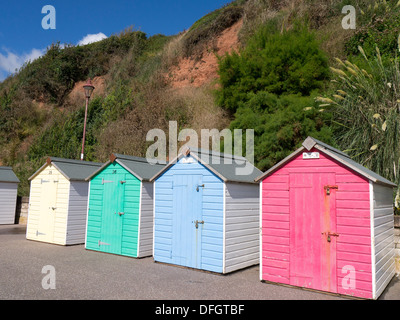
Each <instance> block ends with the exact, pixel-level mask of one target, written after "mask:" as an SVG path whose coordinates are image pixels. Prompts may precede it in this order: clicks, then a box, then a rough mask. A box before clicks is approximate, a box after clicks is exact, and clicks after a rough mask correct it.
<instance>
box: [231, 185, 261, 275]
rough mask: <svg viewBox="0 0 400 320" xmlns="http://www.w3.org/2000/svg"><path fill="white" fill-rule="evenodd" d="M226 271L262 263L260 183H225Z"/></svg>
mask: <svg viewBox="0 0 400 320" xmlns="http://www.w3.org/2000/svg"><path fill="white" fill-rule="evenodd" d="M225 186H226V187H225V272H231V271H234V270H237V269H241V268H245V267H248V266H251V265H254V264H258V263H259V255H260V253H259V249H260V244H259V238H260V229H259V208H260V200H259V199H260V192H259V185H258V184H245V183H226V184H225Z"/></svg>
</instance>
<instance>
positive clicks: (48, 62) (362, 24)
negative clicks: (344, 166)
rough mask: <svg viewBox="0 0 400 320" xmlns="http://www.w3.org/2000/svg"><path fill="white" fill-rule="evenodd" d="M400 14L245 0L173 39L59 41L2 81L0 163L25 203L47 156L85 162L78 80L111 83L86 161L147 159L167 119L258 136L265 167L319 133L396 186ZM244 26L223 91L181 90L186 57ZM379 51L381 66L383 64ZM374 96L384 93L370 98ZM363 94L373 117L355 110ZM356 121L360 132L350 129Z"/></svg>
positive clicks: (94, 117) (95, 110) (367, 5)
mask: <svg viewBox="0 0 400 320" xmlns="http://www.w3.org/2000/svg"><path fill="white" fill-rule="evenodd" d="M347 4H350V5H353V6H354V7H355V8H356V13H357V29H356V30H345V29H343V28H342V25H341V20H342V18H343V16H344V15H343V14H342V13H341V10H342V8H343V6H344V5H347ZM399 11H400V6H399V5H397V3H395V2H390V1H385V0H377V1H374V0H330V1H317V0H307V1H305V0H283V1H282V0H281V1H275V0H236V1H233V2H232V3H230V4H228V5H226V6H224V7H223V8H221V9H218V10H216V11H214V12H212V13H210V14H208V15H206V16H205V17H203V18H202V19H200V20H199V21H197V22H195V23H194V24H193V26H192V27H191V28H190V29H189V30H188V31H185V32H182V33H180V34H178V35H176V36H172V37H167V36H164V35H161V34H160V35H155V36H152V37H147V35H146V34H145V33H143V32H138V31H134V30H132V29H127V30H125V31H123V32H121V33H120V34H116V35H113V36H111V37H109V38H108V39H105V40H103V41H100V42H96V43H93V44H89V45H86V46H73V45H68V46H66V47H65V48H62V47H61V46H60V45H59V44H53V45H52V46H51V47H50V48H49V49H48V51H47V53H46V54H45V55H44V56H42V57H41V58H39V59H37V60H35V61H33V62H31V63H28V64H26V65H24V66H23V67H22V68H21V70H19V72H18V73H16V74H15V75H13V76H11V77H9V78H8V79H6V80H5V81H4V82H2V83H0V132H1V135H0V150H1V154H0V162H1V164H3V165H12V166H13V168H14V170H15V171H16V173H17V175H18V176H19V177H20V179H21V181H22V183H21V185H20V189H19V194H20V195H27V194H28V190H29V185H28V182H27V178H28V177H29V176H30V175H31V174H32V173H33V172H34V171H36V170H37V168H38V167H40V165H41V164H42V163H43V160H44V157H46V156H48V155H51V156H58V157H66V158H75V159H77V158H78V157H79V154H80V147H81V140H82V131H83V114H84V104H83V103H82V101H80V102H79V101H73V100H72V101H71V99H69V94H70V92H71V90H72V89H73V88H74V86H75V85H76V83H77V82H78V81H85V80H86V79H87V78H88V77H102V78H103V79H105V83H106V88H105V91H104V93H103V94H101V95H99V96H97V97H95V98H94V99H92V100H91V103H90V106H89V115H88V126H87V135H86V137H87V138H86V149H85V155H86V159H87V160H94V161H105V160H106V159H107V158H108V156H109V154H110V153H111V152H120V153H127V154H131V155H137V156H144V155H145V152H146V149H147V147H148V145H149V144H150V143H149V142H146V139H145V138H146V133H147V131H148V130H150V129H153V128H160V129H163V130H164V132H166V133H167V135H168V125H169V121H177V122H178V130H181V129H183V128H193V129H195V130H197V131H198V132H199V133H200V129H202V128H204V129H207V128H209V129H212V128H217V129H219V130H221V129H223V128H226V127H229V128H231V129H246V128H254V129H255V160H256V165H257V166H258V167H259V168H260V169H261V170H265V169H267V168H269V167H270V166H272V165H274V164H275V163H276V162H277V161H279V160H281V159H282V158H284V157H285V156H286V155H287V154H288V153H290V152H291V151H293V150H294V149H295V148H296V147H297V146H298V145H299V143H300V142H301V141H303V140H304V138H306V137H307V135H312V136H315V137H316V138H319V139H321V140H324V141H325V142H327V143H331V144H333V145H335V146H337V147H338V148H340V149H342V150H348V151H349V153H350V154H351V155H352V156H353V157H354V159H355V160H357V161H359V162H361V163H363V164H364V165H366V166H368V167H370V168H371V169H373V170H376V171H377V172H378V173H380V174H382V175H383V176H385V177H387V178H389V179H392V180H393V179H394V180H395V181H396V182H398V177H399V172H398V171H399V169H398V168H400V163H399V162H398V159H399V156H398V154H397V151H396V152H392V153H391V154H390V156H392V157H389V156H388V155H387V154H386V153H390V152H389V150H392V146H393V148H395V145H396V144H395V141H396V137H398V129H399V128H398V126H397V127H396V126H395V123H399V121H398V120H399V119H398V109H396V107H397V105H396V103H397V100H398V99H399V98H400V97H398V95H397V92H398V83H399V79H398V78H396V77H397V74H396V70H398V69H396V68H398V67H397V62H396V61H397V37H398V34H399V32H400V27H399V26H400V20H399V17H400V14H399V13H400V12H399ZM239 19H242V20H243V27H242V29H241V32H240V34H239V39H240V42H241V47H242V48H241V50H240V51H239V52H238V53H232V54H230V55H226V56H223V57H219V61H220V69H219V74H220V79H221V81H220V83H219V89H218V90H217V93H216V95H214V93H215V91H214V90H213V87H201V88H193V87H188V88H185V89H180V90H172V89H171V87H170V86H169V83H168V81H169V78H168V77H166V75H168V70H169V68H170V67H171V66H172V65H177V64H178V62H179V61H180V59H182V58H191V59H197V60H201V57H202V53H203V52H204V50H205V49H206V50H211V51H213V44H215V43H216V38H217V37H218V35H219V34H220V33H221V32H222V31H223V30H224V29H226V28H227V27H229V26H232V25H233V24H234V23H236V22H237V21H238V20H239ZM360 45H361V46H362V47H363V48H364V51H365V54H366V56H367V57H368V61H367V60H366V59H365V58H364V57H363V54H362V53H361V52H360V51H359V49H358V46H360ZM376 46H378V48H379V49H380V59H381V62H379V63H378V62H376V61H375V60H374V59H377V58H375V56H376V51H375V50H376V49H375V48H376ZM336 57H337V58H340V61H344V62H343V63H344V65H345V66H346V67H345V66H344V65H341V64H339V65H338V62H337V61H338V60H336V59H335V58H336ZM346 60H348V62H347V63H346V62H345V61H346ZM349 63H351V64H352V66H354V68H355V72H356V73H357V74H358V73H359V70H361V72H363V71H362V69H364V70H365V71H366V72H367V73H368V74H370V75H372V77H373V79H371V78H365V79H363V78H359V79H357V76H356V75H352V74H351V71H350V70H349V69H347V67H350V68H353V67H352V66H351V65H350V64H349ZM340 66H341V68H342V69H341V70H342V71H343V72H344V73H345V74H346V75H347V76H348V77H349V79H351V81H353V82H350V85H354V86H356V88H358V89H359V90H361V86H362V85H363V86H369V87H368V88H370V90H369V91H368V92H357V90H355V89H354V88H352V87H351V88H350V87H348V85H349V82H346V81H344V80H343V79H345V80H346V79H347V78H346V77H344V76H343V79H341V78H340V77H339V78H337V75H336V74H335V72H333V71H332V69H329V67H333V68H335V69H340ZM355 66H357V67H358V70H357V69H356V67H355ZM378 71H379V72H378ZM358 76H359V77H361V73H360V74H359V75H358ZM383 80H385V81H386V82H385V81H383ZM357 81H359V82H357ZM363 81H367V82H363ZM384 83H391V86H392V87H391V88H389V87H388V85H387V84H386V86H385V84H384ZM372 88H374V90H372ZM337 90H342V91H343V92H346V93H347V94H348V95H344V94H340V92H338V91H337ZM374 92H376V95H375V96H374V97H372V96H371V97H369V96H368V95H367V93H368V94H371V93H374ZM350 93H351V94H350ZM364 94H365V97H364ZM390 94H391V96H390ZM337 96H342V98H343V99H342V98H338V97H337ZM350 96H351V97H352V98H350ZM358 96H362V97H364V98H365V101H367V102H365V103H366V105H365V108H367V109H368V108H370V109H371V110H369V109H368V110H369V111H368V112H366V113H360V112H358V113H357V108H358V106H359V100H357V97H358ZM321 97H324V98H322V99H330V100H331V101H334V102H333V103H329V102H326V101H325V102H323V100H321ZM374 99H375V100H374ZM321 101H322V102H321ZM327 101H328V100H327ZM382 101H388V103H389V104H388V105H386V104H385V105H384V104H382ZM378 102H379V103H378ZM385 103H386V102H385ZM367 104H369V105H371V106H370V107H367ZM341 108H342V109H343V110H347V111H343V110H342V109H341ZM371 112H373V113H372V119H371ZM378 113H379V115H380V116H379V117H378V116H376V117H375V118H374V117H373V116H374V115H375V114H378ZM345 115H346V116H345ZM363 117H364V120H365V121H363ZM389 119H390V120H389ZM385 121H386V129H385V130H383V128H384V127H385V126H384V124H385ZM339 123H340V125H339ZM349 124H351V125H352V127H351V130H347V129H345V128H346V127H345V126H349ZM373 125H375V126H373ZM352 133H354V134H356V133H357V134H358V136H357V137H353V136H352ZM365 136H367V138H366V139H364V138H363V137H365ZM167 138H168V136H167ZM355 141H356V142H355ZM375 145H377V147H376V148H375V149H374V148H373V150H371V148H372V147H373V146H375ZM356 149H357V150H356ZM396 150H397V149H396ZM385 152H386V153H385ZM384 159H385V160H384ZM388 161H389V162H390V163H389V162H388ZM374 163H375V164H374ZM392 167H393V170H392Z"/></svg>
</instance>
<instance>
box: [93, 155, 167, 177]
mask: <svg viewBox="0 0 400 320" xmlns="http://www.w3.org/2000/svg"><path fill="white" fill-rule="evenodd" d="M114 161H115V162H117V163H119V164H120V165H121V166H122V167H124V168H125V169H126V170H128V171H129V172H130V173H132V174H133V175H134V176H135V177H137V178H138V179H139V180H141V181H149V180H150V178H151V177H153V176H154V175H155V174H156V173H157V172H158V171H160V170H161V169H162V168H163V167H164V166H165V164H159V163H152V162H151V160H149V161H148V159H146V158H140V157H134V156H128V155H123V154H118V153H113V154H112V155H111V156H110V160H109V161H107V162H106V163H105V164H104V165H103V166H102V167H101V168H99V169H98V170H96V171H95V172H93V173H92V174H91V175H90V176H88V177H87V178H86V180H90V179H92V178H93V177H94V176H95V175H97V174H98V173H100V172H101V171H102V170H103V169H104V168H106V167H107V166H108V165H109V164H110V163H112V162H114Z"/></svg>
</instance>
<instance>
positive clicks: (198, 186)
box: [196, 184, 204, 192]
mask: <svg viewBox="0 0 400 320" xmlns="http://www.w3.org/2000/svg"><path fill="white" fill-rule="evenodd" d="M200 187H202V188H204V184H202V185H197V188H196V191H197V192H199V188H200Z"/></svg>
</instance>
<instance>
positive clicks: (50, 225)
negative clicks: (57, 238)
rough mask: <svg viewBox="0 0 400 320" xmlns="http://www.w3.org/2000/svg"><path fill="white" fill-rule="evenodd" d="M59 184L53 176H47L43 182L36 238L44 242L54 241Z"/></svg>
mask: <svg viewBox="0 0 400 320" xmlns="http://www.w3.org/2000/svg"><path fill="white" fill-rule="evenodd" d="M57 182H58V181H55V180H54V179H53V178H52V176H51V175H48V176H46V177H45V179H42V181H41V193H40V197H41V198H40V216H39V222H38V229H37V231H36V236H38V237H40V239H41V240H43V241H49V242H51V241H53V235H54V226H55V218H56V214H57V207H56V204H57V189H58V183H57Z"/></svg>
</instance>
